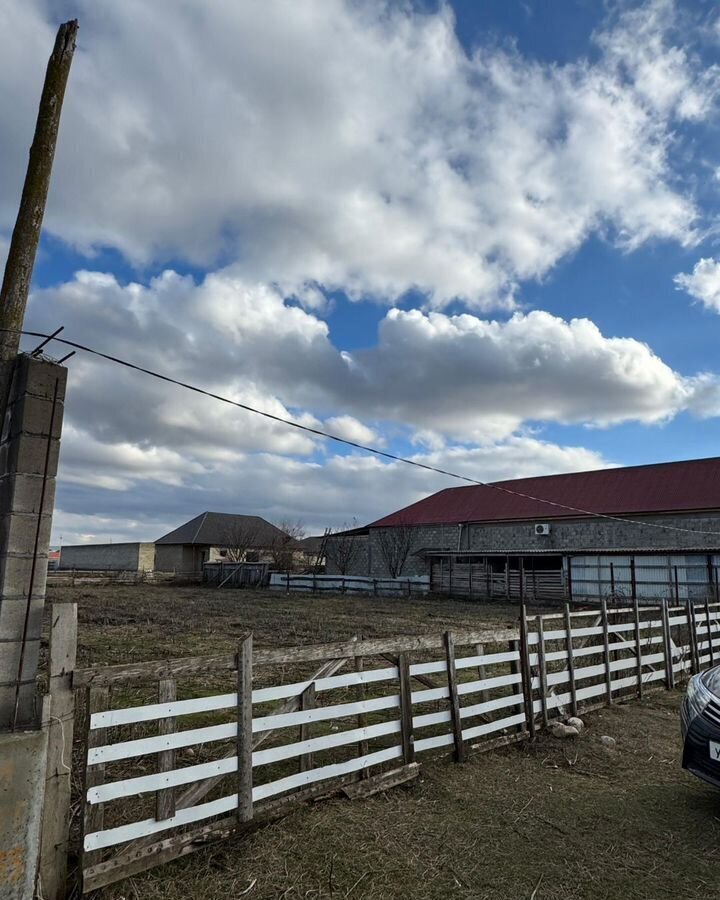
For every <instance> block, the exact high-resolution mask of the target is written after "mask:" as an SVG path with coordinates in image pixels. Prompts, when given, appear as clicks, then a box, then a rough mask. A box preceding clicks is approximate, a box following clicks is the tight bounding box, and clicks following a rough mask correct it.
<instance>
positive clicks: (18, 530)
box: [0, 355, 67, 731]
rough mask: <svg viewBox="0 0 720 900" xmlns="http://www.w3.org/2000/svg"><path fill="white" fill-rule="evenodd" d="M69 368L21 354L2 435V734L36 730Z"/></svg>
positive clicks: (0, 692) (0, 666) (0, 548)
mask: <svg viewBox="0 0 720 900" xmlns="http://www.w3.org/2000/svg"><path fill="white" fill-rule="evenodd" d="M66 380H67V369H65V368H63V367H62V366H58V365H57V364H55V363H52V362H49V361H48V360H44V359H34V358H32V357H30V356H27V355H20V356H18V358H17V364H16V366H15V371H14V375H13V380H12V386H11V389H10V396H9V402H8V406H7V410H6V413H5V418H4V421H3V423H2V431H1V432H0V731H8V730H10V729H12V728H15V729H21V728H32V727H37V726H38V725H39V722H40V708H39V702H38V697H37V691H36V687H35V679H36V676H37V667H38V655H39V650H40V631H41V627H42V617H43V607H44V604H45V584H46V580H47V555H48V546H49V542H50V529H51V526H52V514H53V509H54V504H55V476H56V474H57V467H58V456H59V452H60V434H61V430H62V420H63V409H64V400H65V386H66Z"/></svg>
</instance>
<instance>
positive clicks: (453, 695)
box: [445, 631, 465, 762]
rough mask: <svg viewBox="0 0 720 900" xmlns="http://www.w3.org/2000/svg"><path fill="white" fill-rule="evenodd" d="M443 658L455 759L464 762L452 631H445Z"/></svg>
mask: <svg viewBox="0 0 720 900" xmlns="http://www.w3.org/2000/svg"><path fill="white" fill-rule="evenodd" d="M445 659H446V661H447V678H448V688H449V691H450V718H451V721H452V729H453V737H454V739H455V759H456V761H457V762H465V744H464V742H463V737H462V719H461V718H460V696H459V694H458V689H457V668H456V667H455V638H454V637H453V633H452V631H446V632H445Z"/></svg>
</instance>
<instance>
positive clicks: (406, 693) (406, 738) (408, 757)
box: [398, 653, 415, 766]
mask: <svg viewBox="0 0 720 900" xmlns="http://www.w3.org/2000/svg"><path fill="white" fill-rule="evenodd" d="M398 674H399V676H400V732H401V736H402V751H403V762H404V763H405V765H406V766H407V765H409V764H410V763H411V762H414V761H415V737H414V735H413V714H412V688H411V685H410V663H409V662H408V657H407V653H401V654H400V655H399V656H398Z"/></svg>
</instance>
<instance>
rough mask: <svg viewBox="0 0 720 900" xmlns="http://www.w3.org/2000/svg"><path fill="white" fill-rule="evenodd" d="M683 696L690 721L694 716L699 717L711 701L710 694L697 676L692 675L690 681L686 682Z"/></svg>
mask: <svg viewBox="0 0 720 900" xmlns="http://www.w3.org/2000/svg"><path fill="white" fill-rule="evenodd" d="M685 696H686V698H687V705H688V713H689V714H690V718H691V719H694V718H695V716H699V715H700V713H701V712H702V711H703V710H704V709H705V707H706V706H707V705H708V703H709V702H710V700H712V694H711V693H710V691H708V689H707V688H706V687H705V685H704V684H703V683H702V681H701V678H700V676H699V675H693V677H692V678H691V679H690V681H688V686H687V693H686V695H685Z"/></svg>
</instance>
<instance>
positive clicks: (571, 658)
mask: <svg viewBox="0 0 720 900" xmlns="http://www.w3.org/2000/svg"><path fill="white" fill-rule="evenodd" d="M565 648H566V650H567V668H568V681H569V686H570V709H571V711H572V714H573V715H574V716H576V715H577V714H578V704H577V684H576V683H575V648H574V647H573V634H572V619H571V618H570V604H569V603H566V604H565Z"/></svg>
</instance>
